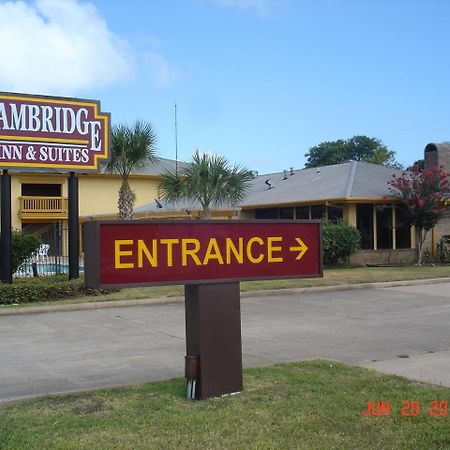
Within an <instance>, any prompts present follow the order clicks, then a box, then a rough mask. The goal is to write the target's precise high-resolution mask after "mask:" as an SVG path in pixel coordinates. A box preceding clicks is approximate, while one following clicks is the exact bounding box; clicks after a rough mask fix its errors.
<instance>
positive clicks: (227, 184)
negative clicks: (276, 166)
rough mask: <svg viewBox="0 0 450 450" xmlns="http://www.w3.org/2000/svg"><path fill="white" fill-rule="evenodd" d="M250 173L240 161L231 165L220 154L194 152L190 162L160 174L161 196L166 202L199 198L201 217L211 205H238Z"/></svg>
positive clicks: (208, 214)
mask: <svg viewBox="0 0 450 450" xmlns="http://www.w3.org/2000/svg"><path fill="white" fill-rule="evenodd" d="M252 178H253V177H252V173H251V172H250V171H249V170H247V169H245V168H243V167H241V166H240V165H234V166H232V165H230V163H229V162H228V161H227V160H226V159H225V158H224V157H222V156H218V155H211V154H208V153H203V154H200V153H199V152H198V151H197V152H195V153H194V155H193V157H192V162H191V163H190V164H189V165H188V166H187V167H186V168H184V169H183V170H181V171H180V172H179V173H176V172H168V173H165V174H163V175H162V176H161V184H160V191H161V197H162V198H163V199H164V200H167V201H169V202H174V203H176V202H178V201H182V200H188V201H198V202H199V203H200V205H201V206H202V209H203V213H202V217H203V218H204V219H206V218H208V217H209V216H210V208H211V206H222V205H233V206H235V205H237V204H238V203H239V202H240V201H241V200H243V199H244V197H245V195H246V194H247V191H248V189H249V183H250V180H251V179H252Z"/></svg>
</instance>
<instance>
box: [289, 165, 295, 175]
mask: <svg viewBox="0 0 450 450" xmlns="http://www.w3.org/2000/svg"><path fill="white" fill-rule="evenodd" d="M289 175H295V170H294V168H293V167H289Z"/></svg>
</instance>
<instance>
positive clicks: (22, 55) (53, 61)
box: [0, 0, 134, 95]
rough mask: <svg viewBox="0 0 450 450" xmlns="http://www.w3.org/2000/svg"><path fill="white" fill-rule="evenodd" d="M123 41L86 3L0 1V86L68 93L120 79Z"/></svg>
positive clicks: (124, 71)
mask: <svg viewBox="0 0 450 450" xmlns="http://www.w3.org/2000/svg"><path fill="white" fill-rule="evenodd" d="M127 47H128V45H127V43H126V41H124V40H122V39H121V38H120V37H118V36H116V35H114V34H113V33H112V32H111V31H110V30H108V26H107V24H106V22H105V21H104V19H103V18H102V17H101V16H100V14H99V12H98V11H97V10H96V9H95V7H94V6H93V5H92V4H90V3H86V2H80V1H78V0H35V1H34V2H32V3H30V2H25V1H20V0H19V1H6V2H0V54H1V56H2V60H1V64H0V90H3V91H5V90H10V91H15V92H30V93H35V94H62V95H73V94H75V93H77V92H79V91H83V90H85V89H89V88H92V87H100V86H105V85H109V84H112V83H115V82H118V81H122V80H125V79H127V78H128V77H129V76H130V75H131V73H132V72H133V64H134V63H133V58H132V57H131V56H129V55H130V51H129V48H127Z"/></svg>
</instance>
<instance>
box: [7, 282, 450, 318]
mask: <svg viewBox="0 0 450 450" xmlns="http://www.w3.org/2000/svg"><path fill="white" fill-rule="evenodd" d="M448 282H450V277H449V278H431V279H424V280H405V281H383V282H378V283H359V284H341V285H335V286H316V287H304V288H288V289H267V290H259V291H246V292H241V298H242V299H256V298H260V297H272V296H275V295H276V296H280V295H297V294H301V293H307V292H308V293H309V292H332V291H347V290H353V289H376V288H378V289H379V288H389V287H398V286H416V285H424V284H425V285H426V284H435V283H448ZM183 302H184V297H182V296H176V297H160V298H146V299H140V300H112V301H100V302H89V303H73V304H65V305H51V306H30V307H23V306H21V305H19V306H18V307H17V309H16V308H7V309H4V310H2V309H0V317H1V316H12V315H19V314H41V313H51V312H64V311H84V310H90V309H93V310H95V309H108V308H125V307H131V306H150V305H167V304H170V303H183Z"/></svg>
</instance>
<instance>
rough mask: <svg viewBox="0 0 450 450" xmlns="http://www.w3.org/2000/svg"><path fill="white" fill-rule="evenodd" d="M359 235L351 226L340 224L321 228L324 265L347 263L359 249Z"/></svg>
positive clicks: (326, 225) (329, 224)
mask: <svg viewBox="0 0 450 450" xmlns="http://www.w3.org/2000/svg"><path fill="white" fill-rule="evenodd" d="M360 242H361V235H360V233H359V231H358V230H357V229H356V228H355V227H352V226H349V225H346V224H344V223H342V222H339V223H327V224H324V226H323V259H324V263H325V264H335V263H343V262H347V260H348V257H349V256H350V255H352V254H353V253H355V252H356V251H357V250H358V249H359V248H360Z"/></svg>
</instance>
